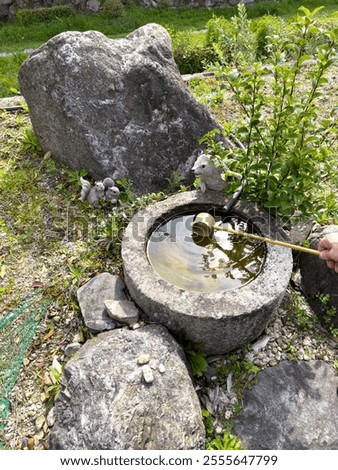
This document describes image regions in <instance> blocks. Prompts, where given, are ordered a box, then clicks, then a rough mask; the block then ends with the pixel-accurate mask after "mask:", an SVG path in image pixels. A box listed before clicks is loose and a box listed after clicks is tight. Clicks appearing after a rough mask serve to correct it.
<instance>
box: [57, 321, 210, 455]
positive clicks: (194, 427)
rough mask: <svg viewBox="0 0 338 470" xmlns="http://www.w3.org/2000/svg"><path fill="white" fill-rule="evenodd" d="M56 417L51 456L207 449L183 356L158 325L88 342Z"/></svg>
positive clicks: (69, 369)
mask: <svg viewBox="0 0 338 470" xmlns="http://www.w3.org/2000/svg"><path fill="white" fill-rule="evenodd" d="M141 354H149V356H150V360H149V363H148V364H147V365H146V366H145V365H140V364H139V363H138V361H137V359H138V358H139V357H140V355H141ZM160 366H161V371H160V370H159V368H160ZM163 367H165V372H163ZM54 416H55V424H54V427H53V429H52V433H51V436H50V449H112V450H128V449H139V450H140V449H200V448H203V445H204V438H205V434H204V426H203V422H202V419H201V410H200V405H199V401H198V398H197V396H196V393H195V391H194V387H193V385H192V382H191V379H190V376H189V373H188V370H187V368H186V365H185V362H184V354H183V351H182V349H181V347H180V346H179V345H178V344H177V343H176V342H175V340H174V339H173V338H172V337H171V336H170V335H169V333H168V332H167V330H166V329H165V328H164V327H162V326H159V325H148V326H146V327H144V328H140V329H138V330H135V331H131V330H129V329H127V328H121V329H117V330H114V331H109V332H105V333H102V334H100V335H98V336H97V337H95V338H94V339H92V340H89V341H87V343H86V344H85V345H84V346H83V347H82V348H81V349H80V351H79V353H78V354H77V355H76V356H75V358H74V359H72V360H70V361H69V362H68V363H67V366H66V368H65V374H64V377H63V390H62V392H61V394H60V395H59V398H58V399H57V401H56V406H55V413H54Z"/></svg>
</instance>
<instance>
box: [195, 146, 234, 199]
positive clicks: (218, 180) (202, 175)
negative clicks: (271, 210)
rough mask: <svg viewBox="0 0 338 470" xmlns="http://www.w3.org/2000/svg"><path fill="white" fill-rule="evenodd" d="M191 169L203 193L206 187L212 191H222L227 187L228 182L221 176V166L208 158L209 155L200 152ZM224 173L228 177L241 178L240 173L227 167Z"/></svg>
mask: <svg viewBox="0 0 338 470" xmlns="http://www.w3.org/2000/svg"><path fill="white" fill-rule="evenodd" d="M192 171H193V172H194V175H195V176H196V178H199V179H200V189H201V191H202V193H204V192H205V191H206V190H207V189H211V190H212V191H223V189H224V188H226V187H227V185H228V183H227V181H226V180H224V179H223V178H222V171H223V170H222V168H221V167H217V166H216V165H215V164H214V162H213V161H212V160H211V159H210V155H206V154H205V153H202V154H201V155H200V156H199V157H198V158H197V160H196V161H195V164H194V166H193V167H192ZM226 175H227V176H228V177H235V178H236V179H239V180H241V179H242V175H240V174H239V173H235V172H234V171H231V170H230V169H229V168H227V169H226Z"/></svg>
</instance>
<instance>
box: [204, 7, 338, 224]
mask: <svg viewBox="0 0 338 470" xmlns="http://www.w3.org/2000/svg"><path fill="white" fill-rule="evenodd" d="M240 8H244V7H243V5H242V6H239V9H240ZM320 10H321V9H320V8H319V9H316V10H314V11H313V12H311V11H309V10H308V9H307V8H305V7H301V8H300V9H299V15H298V16H297V17H296V18H295V20H294V22H293V24H292V27H291V28H290V34H289V35H286V34H283V30H282V31H281V33H280V34H274V35H272V36H270V37H269V38H268V41H269V43H268V45H267V47H268V49H269V56H268V59H267V64H266V65H265V64H264V63H261V62H257V61H256V59H255V54H253V53H252V51H251V50H250V49H249V48H248V46H249V45H248V42H247V39H246V38H245V35H244V31H243V29H242V26H243V25H242V24H241V23H240V22H239V23H238V27H239V28H240V29H239V33H238V35H237V36H238V37H240V38H241V40H243V44H238V47H237V51H238V53H237V55H236V56H235V57H234V59H235V67H231V66H228V65H222V66H220V67H215V72H216V74H217V77H218V78H219V80H218V81H219V83H220V86H222V87H223V88H227V89H228V90H229V91H230V92H232V93H233V100H234V102H236V103H237V104H238V106H239V108H240V110H241V119H240V120H239V121H238V122H237V121H236V122H235V123H229V122H228V123H226V125H225V127H226V132H227V133H231V134H234V135H236V137H238V139H239V140H240V141H241V142H243V144H244V147H243V148H235V149H233V150H231V151H230V150H226V149H224V148H222V146H221V145H220V144H219V143H217V142H215V141H214V139H213V136H212V135H209V137H207V138H206V141H207V142H208V143H209V145H210V149H209V152H210V154H211V155H214V156H215V159H216V161H218V162H219V164H221V165H223V164H225V165H227V166H228V167H229V168H230V169H231V170H232V171H235V172H237V173H240V174H242V175H244V177H245V178H246V180H247V182H248V184H247V186H246V188H245V190H244V193H243V197H244V198H246V199H248V200H251V201H254V202H257V203H259V204H260V205H262V206H263V207H265V208H267V209H269V208H274V210H277V213H278V214H279V216H281V217H282V218H284V219H285V220H288V219H289V218H291V217H293V215H294V214H295V213H296V212H297V213H301V214H302V215H303V216H304V217H311V216H313V217H315V218H317V220H318V221H320V222H323V221H324V222H327V221H329V220H330V221H331V222H332V221H334V220H335V219H334V218H335V217H337V211H338V201H337V199H336V197H335V193H334V191H335V190H336V184H337V180H338V172H337V163H336V155H335V151H336V147H335V146H336V145H337V144H336V136H337V132H338V130H337V107H336V106H335V105H336V104H335V103H332V106H331V107H330V106H327V107H326V108H325V109H322V105H321V102H320V99H322V98H323V97H324V90H323V85H324V86H325V85H326V84H327V82H328V80H327V78H326V72H327V71H328V69H329V68H331V66H332V65H333V64H334V63H336V62H337V53H336V49H337V45H338V40H337V35H336V34H335V33H334V31H331V30H326V31H322V29H321V28H320V27H319V26H318V24H317V21H316V18H315V16H316V14H317V13H318V12H319V11H320ZM314 37H316V38H317V39H318V38H322V39H323V41H322V42H321V43H319V44H318V45H317V47H316V48H315V50H314V51H313V53H312V54H309V53H308V49H309V43H311V41H312V40H313V38H314ZM324 38H325V40H324ZM290 54H292V61H290V62H285V58H288V57H289V56H290ZM309 61H310V64H312V65H311V66H309ZM234 156H235V158H233V157H234ZM229 157H230V158H229ZM230 186H231V185H229V191H230V192H231V189H233V188H231V187H230Z"/></svg>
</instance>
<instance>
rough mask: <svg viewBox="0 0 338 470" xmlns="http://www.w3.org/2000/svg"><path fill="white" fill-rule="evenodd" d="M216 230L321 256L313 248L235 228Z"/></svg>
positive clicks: (217, 228) (215, 227)
mask: <svg viewBox="0 0 338 470" xmlns="http://www.w3.org/2000/svg"><path fill="white" fill-rule="evenodd" d="M213 229H214V230H222V231H223V232H229V233H233V234H234V235H240V236H242V237H247V238H254V239H255V240H260V241H262V242H266V243H272V244H273V245H280V246H285V247H286V248H292V249H293V250H298V251H304V252H305V253H309V254H311V255H317V256H318V255H319V251H317V250H312V248H306V247H305V246H299V245H293V244H292V243H288V242H283V241H281V240H273V239H271V238H266V237H261V236H259V235H254V234H253V233H247V232H241V231H239V230H234V229H233V228H226V227H219V226H218V225H214V226H213Z"/></svg>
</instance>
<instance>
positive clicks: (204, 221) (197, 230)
mask: <svg viewBox="0 0 338 470" xmlns="http://www.w3.org/2000/svg"><path fill="white" fill-rule="evenodd" d="M214 230H222V231H223V232H229V233H232V234H234V235H239V236H242V237H246V238H253V239H255V240H259V241H262V242H266V243H271V244H273V245H280V246H284V247H286V248H291V249H293V250H298V251H304V252H305V253H309V254H312V255H319V251H317V250H313V249H312V248H306V247H305V246H299V245H293V244H292V243H288V242H284V241H281V240H274V239H271V238H267V237H261V236H259V235H255V234H253V233H247V232H241V231H239V230H234V229H233V228H230V227H220V226H219V225H216V223H215V219H214V218H213V216H212V215H211V214H209V213H208V212H200V213H199V214H197V215H196V217H195V219H194V221H193V223H192V233H193V236H196V237H198V238H200V239H203V238H206V239H211V237H212V235H213V233H214Z"/></svg>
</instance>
